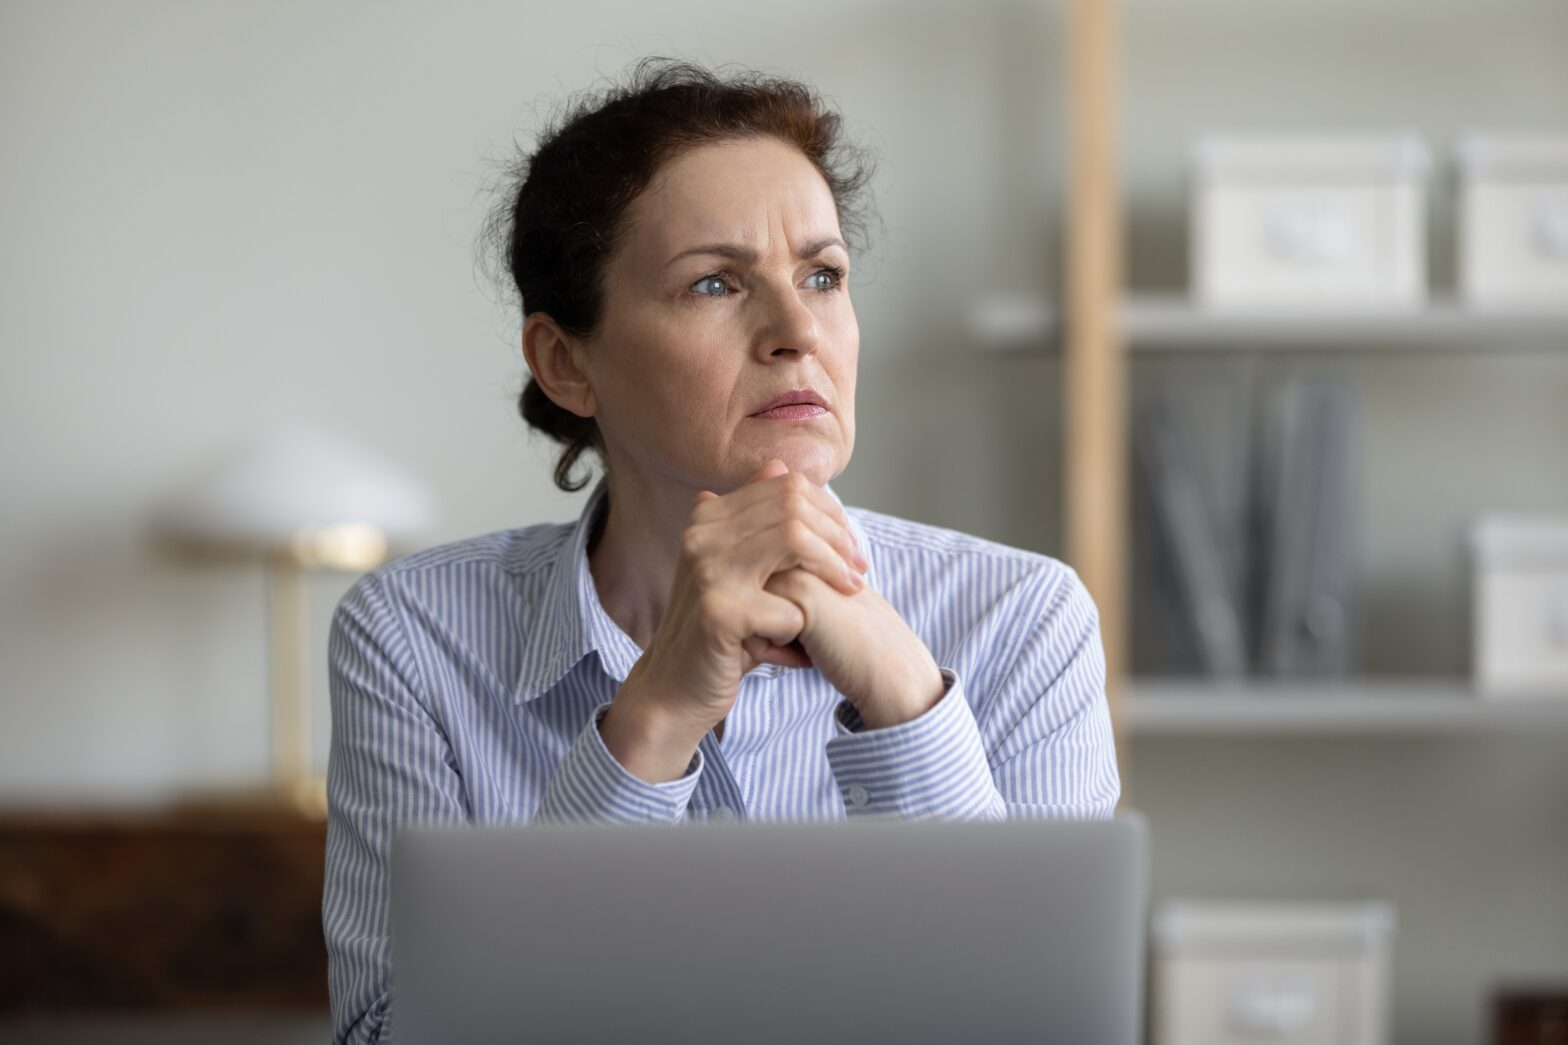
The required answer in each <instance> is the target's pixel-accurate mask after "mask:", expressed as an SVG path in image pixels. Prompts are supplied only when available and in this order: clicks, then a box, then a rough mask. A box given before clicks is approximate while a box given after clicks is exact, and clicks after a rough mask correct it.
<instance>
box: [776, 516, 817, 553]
mask: <svg viewBox="0 0 1568 1045" xmlns="http://www.w3.org/2000/svg"><path fill="white" fill-rule="evenodd" d="M783 531H784V544H785V545H786V546H787V547H788V548H789V550H790V551H792V552H795V553H796V554H804V553H805V551H806V549H807V548H808V547H809V544H810V540H811V527H809V526H807V525H806V524H805V523H804V522H802V521H801V520H799V519H789V520H786V521H785V523H784V527H783Z"/></svg>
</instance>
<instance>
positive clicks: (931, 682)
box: [855, 660, 947, 729]
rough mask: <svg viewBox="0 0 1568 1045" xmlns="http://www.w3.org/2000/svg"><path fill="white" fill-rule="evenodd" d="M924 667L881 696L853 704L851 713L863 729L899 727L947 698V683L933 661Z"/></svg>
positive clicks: (893, 684)
mask: <svg viewBox="0 0 1568 1045" xmlns="http://www.w3.org/2000/svg"><path fill="white" fill-rule="evenodd" d="M925 667H926V669H928V670H922V671H920V672H918V673H917V674H915V675H913V676H906V677H903V678H902V679H901V680H899V681H896V682H892V683H891V684H890V685H889V686H888V688H887V690H886V691H885V692H884V693H882V694H880V695H876V696H873V697H871V698H868V699H866V700H864V701H858V702H855V710H856V711H857V712H858V713H859V714H860V721H861V722H862V723H864V724H865V727H866V728H867V729H886V728H888V727H889V726H897V725H902V724H903V723H905V722H910V721H913V720H914V719H917V718H919V717H920V716H921V715H924V714H925V713H926V712H927V711H930V710H931V709H932V708H934V707H936V705H937V702H938V701H940V700H941V699H942V698H943V697H944V696H946V695H947V679H946V678H945V677H944V676H943V674H942V669H941V668H939V667H938V666H937V664H936V661H934V660H933V661H931V662H930V663H929V664H927V665H926V666H925Z"/></svg>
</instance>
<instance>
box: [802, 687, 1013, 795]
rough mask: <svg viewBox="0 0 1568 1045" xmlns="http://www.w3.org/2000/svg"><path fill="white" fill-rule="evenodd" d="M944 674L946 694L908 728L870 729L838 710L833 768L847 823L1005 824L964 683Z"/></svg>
mask: <svg viewBox="0 0 1568 1045" xmlns="http://www.w3.org/2000/svg"><path fill="white" fill-rule="evenodd" d="M941 671H942V681H943V683H944V684H945V685H946V687H947V688H946V691H945V692H944V693H943V694H942V696H941V698H940V699H939V700H937V702H936V703H935V704H934V705H932V706H931V707H930V708H927V709H926V710H925V711H924V712H922V713H921V714H919V715H917V716H916V717H914V718H912V719H910V720H909V721H908V722H900V723H899V724H898V725H896V726H887V727H885V728H883V729H867V728H866V727H865V723H864V722H862V721H861V719H860V715H859V713H858V712H856V711H855V709H854V706H853V705H852V704H850V703H849V701H847V700H846V701H842V702H840V704H839V705H838V706H837V707H836V708H835V709H834V712H833V736H832V738H831V739H829V740H828V744H827V757H828V766H829V767H830V768H831V769H832V770H833V777H834V779H835V780H836V781H837V782H838V786H839V790H840V792H842V794H843V796H844V808H845V810H846V811H847V812H848V814H849V815H850V816H852V817H859V816H882V817H898V818H923V817H932V818H940V819H987V820H1001V819H1005V817H1006V805H1005V803H1004V802H1003V800H1002V795H1001V792H999V791H998V790H997V788H996V782H995V781H994V780H993V779H992V777H991V767H990V764H989V763H988V762H987V760H986V757H985V747H984V745H983V744H982V743H981V740H980V728H979V726H978V725H977V724H976V723H975V716H974V711H973V710H972V709H971V708H970V707H969V699H968V698H967V697H966V696H965V695H964V687H963V682H962V681H961V680H960V679H959V677H958V675H957V674H956V673H955V672H953V671H951V670H950V669H948V668H942V669H941Z"/></svg>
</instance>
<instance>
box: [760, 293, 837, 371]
mask: <svg viewBox="0 0 1568 1045" xmlns="http://www.w3.org/2000/svg"><path fill="white" fill-rule="evenodd" d="M760 308H762V309H763V310H764V312H765V319H764V320H763V323H762V328H761V329H760V330H759V331H758V335H757V340H756V346H757V353H758V356H759V357H760V358H761V360H762V361H763V362H771V361H773V360H776V359H779V358H781V357H783V356H788V355H798V356H809V355H813V354H815V353H816V351H817V348H818V341H819V339H820V337H821V333H820V331H819V329H818V326H817V317H816V314H815V313H814V312H812V310H811V309H810V308H808V307H807V305H806V303H805V302H804V301H802V300H800V296H799V295H798V294H797V293H795V292H794V291H793V290H792V289H786V290H776V291H774V292H773V293H771V294H768V295H766V299H765V301H764V302H762V303H761V304H760Z"/></svg>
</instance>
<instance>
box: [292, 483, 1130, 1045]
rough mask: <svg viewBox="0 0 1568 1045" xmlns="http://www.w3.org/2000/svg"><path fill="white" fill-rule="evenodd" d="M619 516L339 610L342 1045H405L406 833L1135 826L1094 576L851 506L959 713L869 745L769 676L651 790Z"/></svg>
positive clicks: (330, 856) (385, 575) (803, 692)
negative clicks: (704, 823)
mask: <svg viewBox="0 0 1568 1045" xmlns="http://www.w3.org/2000/svg"><path fill="white" fill-rule="evenodd" d="M825 489H826V490H827V492H828V493H829V495H830V496H832V497H833V499H834V500H835V501H838V503H839V504H840V505H842V504H843V502H842V501H841V500H840V499H839V498H838V495H837V494H835V493H833V491H832V488H831V486H829V487H825ZM605 503H606V486H605V482H604V480H603V479H602V478H601V480H600V481H599V483H598V485H597V486H596V487H595V488H594V490H593V493H592V494H591V495H590V497H589V499H588V501H587V503H586V504H585V505H584V507H583V511H582V514H581V515H580V516H579V518H578V519H577V521H576V522H575V523H546V524H540V525H536V526H527V527H520V528H516V529H510V530H502V531H499V532H496V533H490V534H485V535H483V536H479V537H473V538H469V539H466V540H461V541H456V542H453V543H450V544H445V545H441V546H439V547H436V548H431V549H427V550H425V551H421V552H416V553H413V554H411V555H405V556H403V557H401V558H398V559H394V560H393V561H391V562H388V563H386V564H384V565H382V566H380V567H378V568H377V569H375V570H373V571H371V572H370V573H367V574H365V575H364V576H363V577H361V578H360V579H359V580H358V581H357V582H355V584H354V585H353V587H351V588H350V589H349V591H348V592H347V593H346V594H345V595H344V596H343V599H342V601H341V602H340V603H339V604H338V607H337V609H336V611H335V613H334V614H333V618H332V625H331V631H330V637H329V640H328V662H329V673H330V680H331V696H332V741H331V750H330V756H329V761H328V770H327V797H328V805H329V812H328V820H327V866H326V889H325V892H324V896H323V901H322V920H323V926H324V929H325V933H326V942H327V950H328V955H329V958H330V963H329V981H330V987H331V997H332V1016H333V1025H334V1041H337V1042H350V1041H351V1042H369V1041H387V1040H390V1037H391V1032H390V1028H391V1027H392V1025H393V1023H394V1022H395V1021H394V1019H393V1010H394V1007H393V1005H392V999H391V996H390V979H391V953H390V940H389V937H388V926H387V917H388V866H387V864H388V856H389V843H390V841H391V834H392V832H393V831H394V830H395V829H396V828H397V827H398V825H400V824H404V823H409V822H412V821H420V822H464V821H466V822H473V823H481V824H501V823H526V822H531V821H539V822H550V821H556V822H559V821H585V820H593V821H616V822H648V821H652V822H667V823H679V822H684V821H700V820H717V819H723V820H729V819H745V820H788V819H809V820H827V819H844V818H846V817H876V816H882V817H908V818H916V817H930V818H944V819H969V818H972V819H989V820H998V819H1003V818H1006V817H1050V818H1107V817H1110V816H1111V815H1112V814H1113V812H1114V810H1115V806H1116V803H1117V800H1118V798H1119V796H1120V794H1121V782H1120V778H1119V776H1118V774H1117V768H1116V757H1115V751H1114V747H1113V742H1112V734H1111V721H1110V715H1109V709H1108V707H1107V705H1106V698H1105V660H1104V651H1103V648H1102V646H1101V642H1100V631H1099V617H1098V613H1097V611H1096V609H1095V605H1094V602H1093V601H1092V600H1091V599H1090V597H1089V594H1088V592H1087V590H1086V589H1085V588H1084V586H1083V584H1082V582H1081V581H1080V580H1079V577H1078V575H1077V573H1076V572H1075V571H1074V570H1073V569H1072V568H1071V567H1070V566H1067V565H1066V564H1064V563H1062V562H1060V561H1059V560H1056V559H1053V558H1050V557H1049V556H1045V555H1040V554H1036V553H1033V552H1027V551H1023V550H1020V549H1017V548H1011V547H1007V546H1006V545H1002V544H997V543H994V542H991V541H987V540H983V539H981V538H978V537H973V536H970V535H967V534H963V533H959V532H956V531H953V530H947V529H942V528H939V527H935V526H928V525H924V524H920V523H914V522H910V521H907V520H904V519H898V518H895V517H893V516H889V515H883V514H880V513H877V512H872V511H868V510H866V509H862V508H851V507H847V506H846V507H845V514H846V515H847V516H848V518H849V522H850V528H851V530H852V531H853V533H854V535H855V537H856V538H857V540H858V541H859V542H860V548H861V551H862V553H863V554H864V555H865V557H866V559H867V560H868V561H869V563H870V568H869V569H868V570H867V571H866V573H865V577H866V582H867V584H868V585H869V586H871V587H874V588H875V589H876V590H877V591H878V592H879V593H880V594H881V595H882V597H883V598H884V599H886V600H887V601H888V603H889V604H891V605H892V606H893V607H894V608H895V609H896V610H897V611H898V612H899V614H900V615H901V616H902V617H903V619H904V621H905V622H906V623H907V624H908V625H909V627H910V628H911V629H912V630H913V631H914V633H915V634H916V635H918V636H920V638H921V639H922V641H924V642H925V644H926V646H927V647H928V648H929V649H930V650H931V653H932V655H933V656H934V658H935V660H936V662H937V664H938V666H939V667H940V668H941V670H942V676H943V679H944V681H945V683H946V692H945V693H944V694H943V696H942V697H941V698H940V699H939V700H938V701H937V703H936V704H935V705H934V706H933V707H931V708H930V709H929V710H927V711H925V712H924V713H923V714H921V715H919V716H918V717H916V718H914V719H911V720H909V721H907V722H904V723H901V724H898V725H895V726H890V727H886V728H883V729H866V728H864V725H863V723H862V722H861V721H860V718H859V716H858V715H857V714H856V713H855V710H854V707H853V706H852V705H850V704H849V702H848V701H846V700H844V699H843V698H842V697H841V696H840V695H839V693H838V692H837V691H835V690H834V689H833V688H832V687H831V686H830V685H829V684H828V682H827V681H826V680H825V679H824V678H823V677H822V675H821V673H820V672H819V671H817V670H816V669H815V668H809V669H805V668H802V669H796V668H783V667H779V666H777V665H763V666H761V667H759V668H757V669H756V670H754V671H752V672H750V673H749V674H747V675H746V676H745V677H744V678H742V680H741V686H740V692H739V695H738V696H737V697H736V700H735V703H734V705H733V707H732V708H731V710H730V713H729V715H728V716H727V718H726V719H725V722H724V730H723V739H719V738H718V737H716V736H715V735H714V733H713V731H712V730H710V731H709V732H708V733H707V735H705V736H704V737H703V739H702V741H701V743H700V744H699V745H698V747H697V750H696V752H695V754H693V756H692V759H691V762H690V763H689V764H688V766H687V768H686V772H685V774H684V775H683V776H681V777H679V778H678V779H675V780H671V781H667V782H662V783H650V782H648V781H645V780H642V779H640V778H638V777H636V776H633V775H632V774H631V773H629V772H628V771H627V770H626V769H625V768H624V767H623V766H622V765H621V764H620V763H619V762H618V761H617V760H616V759H615V757H614V756H613V755H611V754H610V752H609V749H608V748H606V747H605V744H604V741H603V739H602V737H601V736H600V734H599V731H598V728H597V722H598V719H599V716H600V715H602V714H603V713H604V711H605V709H606V708H608V707H609V704H610V701H611V699H612V698H613V697H614V696H615V693H616V690H617V689H618V688H619V686H620V684H621V683H622V682H623V681H624V680H625V679H626V675H627V673H628V672H629V671H630V670H631V667H632V665H633V664H634V663H635V662H636V661H637V659H638V658H639V657H640V656H641V655H642V650H641V649H640V648H639V647H638V646H637V644H636V643H635V642H633V641H632V639H631V638H630V637H629V636H628V635H627V634H626V633H625V632H624V631H622V630H621V628H620V626H619V625H617V624H616V623H615V622H614V621H613V620H611V619H610V617H609V615H608V614H607V613H606V612H605V610H604V607H603V606H602V605H601V604H600V601H599V596H598V591H597V589H596V588H595V586H594V582H593V577H592V575H591V573H590V572H589V569H588V558H587V547H588V540H589V537H590V534H591V533H592V532H593V529H594V526H595V524H596V523H597V521H598V517H599V512H600V511H601V510H602V509H603V507H604V505H605Z"/></svg>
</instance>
